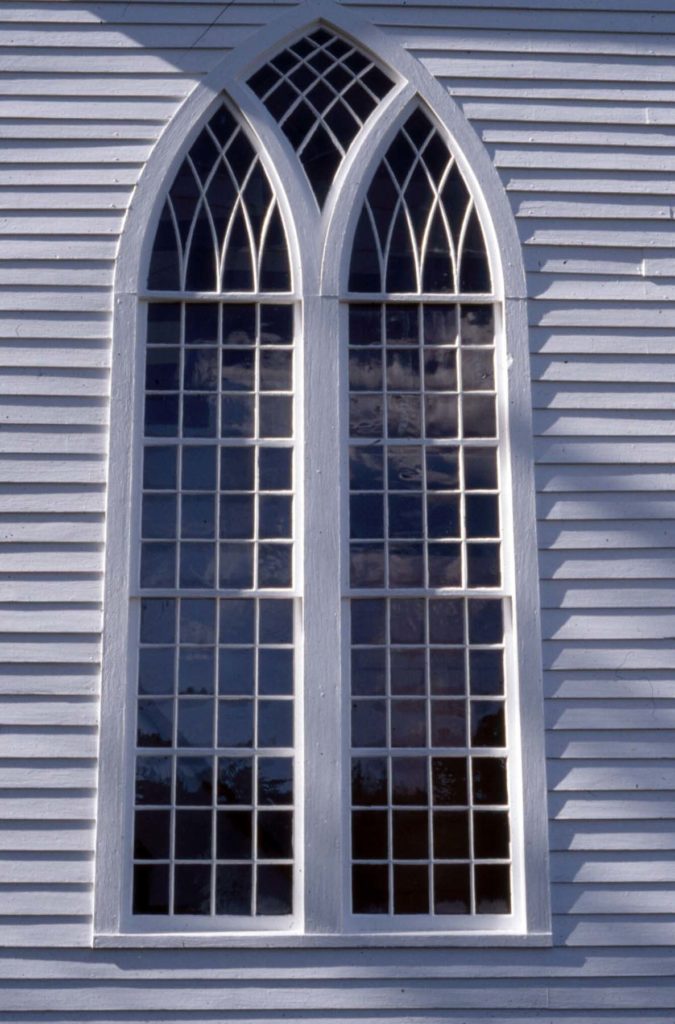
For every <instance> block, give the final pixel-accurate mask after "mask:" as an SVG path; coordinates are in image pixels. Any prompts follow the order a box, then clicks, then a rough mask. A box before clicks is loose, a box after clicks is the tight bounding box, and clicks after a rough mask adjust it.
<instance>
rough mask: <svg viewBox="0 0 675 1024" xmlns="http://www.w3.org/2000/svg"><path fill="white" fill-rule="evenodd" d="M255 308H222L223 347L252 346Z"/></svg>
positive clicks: (252, 306) (254, 331) (227, 306)
mask: <svg viewBox="0 0 675 1024" xmlns="http://www.w3.org/2000/svg"><path fill="white" fill-rule="evenodd" d="M255 321H256V307H255V306H254V305H249V304H248V303H245V304H243V305H227V304H226V305H224V306H223V345H254V344H255V339H256V326H255Z"/></svg>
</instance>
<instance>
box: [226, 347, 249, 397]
mask: <svg viewBox="0 0 675 1024" xmlns="http://www.w3.org/2000/svg"><path fill="white" fill-rule="evenodd" d="M254 369H255V354H254V352H252V351H251V349H246V348H230V349H224V350H223V370H222V378H221V387H222V390H223V391H253V387H254Z"/></svg>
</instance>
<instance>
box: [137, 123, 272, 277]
mask: <svg viewBox="0 0 675 1024" xmlns="http://www.w3.org/2000/svg"><path fill="white" fill-rule="evenodd" d="M148 287H149V288H150V289H153V290H155V289H157V290H161V291H197V292H218V291H246V292H248V291H250V292H259V291H279V292H283V291H288V290H289V288H290V269H289V264H288V253H287V250H286V241H285V236H284V229H283V226H282V222H281V216H280V214H279V208H278V204H277V201H276V198H275V196H274V194H273V192H272V188H271V186H270V184H269V181H268V180H267V175H266V174H265V172H264V170H263V168H262V166H261V163H260V158H259V156H258V154H257V153H256V152H255V150H254V149H253V146H252V145H251V143H250V142H249V140H248V138H247V137H246V135H245V134H244V132H243V130H242V128H241V127H240V125H238V124H237V122H236V121H235V119H234V118H233V116H232V115H231V114H230V112H229V111H228V110H227V108H226V107H224V106H222V107H221V108H220V109H219V110H218V111H217V113H216V114H215V115H214V116H213V117H212V118H211V120H210V121H209V123H208V124H207V125H206V127H205V128H204V129H203V130H202V132H201V133H200V134H199V136H198V137H197V140H196V142H195V143H194V145H193V146H192V147H191V149H190V151H189V153H188V155H187V156H186V158H185V160H184V161H183V163H182V164H181V166H180V168H179V170H178V173H177V175H176V178H175V180H174V183H173V185H172V186H171V189H170V190H169V194H168V196H167V198H166V202H165V204H164V208H163V210H162V214H161V217H160V221H159V226H158V228H157V234H156V236H155V244H154V247H153V252H152V259H151V261H150V271H149V274H148Z"/></svg>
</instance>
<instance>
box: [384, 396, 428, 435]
mask: <svg viewBox="0 0 675 1024" xmlns="http://www.w3.org/2000/svg"><path fill="white" fill-rule="evenodd" d="M421 433H422V411H421V402H420V396H419V395H389V396H388V397H387V435H388V436H389V437H420V436H421Z"/></svg>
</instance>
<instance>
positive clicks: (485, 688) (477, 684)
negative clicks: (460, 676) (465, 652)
mask: <svg viewBox="0 0 675 1024" xmlns="http://www.w3.org/2000/svg"><path fill="white" fill-rule="evenodd" d="M502 661H503V658H502V652H501V651H470V653H469V666H470V677H471V694H472V696H474V697H476V696H478V697H481V696H490V697H499V696H501V695H502V694H503V692H504V667H503V664H502Z"/></svg>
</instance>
